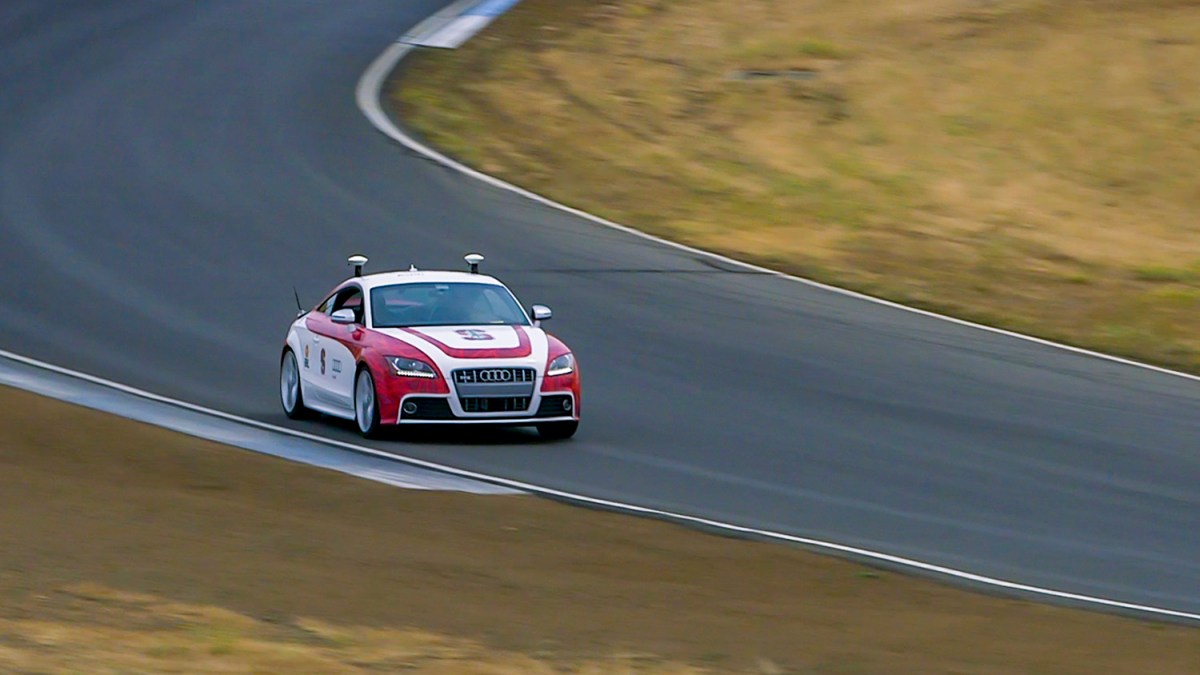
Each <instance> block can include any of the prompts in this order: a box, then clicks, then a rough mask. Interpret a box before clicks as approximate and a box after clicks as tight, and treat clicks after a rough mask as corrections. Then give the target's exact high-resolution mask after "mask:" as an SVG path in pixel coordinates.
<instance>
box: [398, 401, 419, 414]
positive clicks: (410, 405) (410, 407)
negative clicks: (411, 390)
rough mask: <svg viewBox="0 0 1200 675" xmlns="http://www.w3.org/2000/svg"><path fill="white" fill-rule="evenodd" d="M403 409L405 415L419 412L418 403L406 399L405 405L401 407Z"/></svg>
mask: <svg viewBox="0 0 1200 675" xmlns="http://www.w3.org/2000/svg"><path fill="white" fill-rule="evenodd" d="M401 410H403V411H404V414H405V415H416V414H417V404H416V403H414V402H412V401H405V402H404V406H403V407H402V408H401Z"/></svg>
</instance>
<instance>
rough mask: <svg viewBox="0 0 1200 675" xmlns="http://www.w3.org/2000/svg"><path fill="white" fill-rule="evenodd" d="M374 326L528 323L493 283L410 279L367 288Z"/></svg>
mask: <svg viewBox="0 0 1200 675" xmlns="http://www.w3.org/2000/svg"><path fill="white" fill-rule="evenodd" d="M371 320H372V322H373V324H374V326H375V327H376V328H398V327H402V326H469V325H480V324H487V325H514V324H515V325H521V326H526V325H529V318H528V317H527V316H525V312H524V311H523V310H522V309H521V306H520V305H519V304H517V299H516V298H514V297H513V296H512V293H509V291H508V289H507V288H505V287H503V286H497V285H495V284H475V283H424V282H422V283H412V284H396V285H394V286H380V287H379V288H373V289H371Z"/></svg>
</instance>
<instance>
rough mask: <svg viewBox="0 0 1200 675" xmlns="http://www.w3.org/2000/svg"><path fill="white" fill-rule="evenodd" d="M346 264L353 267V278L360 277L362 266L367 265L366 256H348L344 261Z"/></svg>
mask: <svg viewBox="0 0 1200 675" xmlns="http://www.w3.org/2000/svg"><path fill="white" fill-rule="evenodd" d="M346 264H347V265H354V276H356V277H361V276H362V268H363V265H366V264H367V256H365V255H352V256H350V257H349V258H347V259H346Z"/></svg>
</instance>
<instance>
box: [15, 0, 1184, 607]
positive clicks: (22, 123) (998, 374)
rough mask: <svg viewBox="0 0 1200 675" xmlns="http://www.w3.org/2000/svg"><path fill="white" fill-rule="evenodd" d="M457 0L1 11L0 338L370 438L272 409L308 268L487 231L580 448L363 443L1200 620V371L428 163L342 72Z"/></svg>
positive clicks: (494, 266) (260, 1)
mask: <svg viewBox="0 0 1200 675" xmlns="http://www.w3.org/2000/svg"><path fill="white" fill-rule="evenodd" d="M439 4H441V3H439V2H436V1H434V2H425V1H413V2H398V1H396V0H355V2H343V1H340V0H328V1H325V2H318V1H315V0H313V1H299V0H279V1H274V0H255V1H254V2H244V1H240V2H207V3H195V2H189V1H180V2H166V1H161V0H144V1H134V0H104V1H101V0H70V1H64V2H47V1H46V0H4V2H3V3H0V255H2V256H3V257H2V264H0V284H2V286H3V289H4V291H3V294H2V295H0V317H3V318H2V319H0V349H5V350H10V351H14V352H17V353H20V354H24V355H27V356H31V357H34V358H38V359H42V360H45V361H49V362H51V363H55V364H59V365H62V366H66V367H71V368H75V369H79V370H81V371H84V372H87V373H91V374H95V375H98V376H102V377H106V378H111V379H114V380H117V381H120V382H124V383H127V384H130V385H133V386H136V387H140V388H144V389H147V390H150V391H153V392H157V393H160V394H165V395H169V396H174V397H178V398H182V399H185V400H188V401H192V402H196V403H200V404H204V405H208V406H213V407H216V408H220V409H222V410H226V411H229V412H232V413H236V414H239V415H245V416H248V417H252V418H256V419H259V420H265V421H269V422H273V423H277V424H286V425H289V426H298V427H300V428H303V429H305V430H308V431H312V432H314V433H321V434H326V435H329V436H332V437H336V438H340V439H354V438H356V437H355V435H354V434H353V433H352V430H351V429H350V427H349V426H348V425H344V424H337V423H330V422H309V423H302V424H293V423H291V422H288V421H287V420H286V419H285V418H284V416H283V414H282V412H281V410H280V408H279V404H278V400H277V399H278V394H277V385H276V378H277V366H278V356H279V349H280V346H281V344H282V340H283V336H284V330H285V327H286V325H287V323H288V321H289V319H290V318H291V317H292V316H293V315H294V313H295V307H294V302H293V300H292V285H293V284H295V285H296V286H297V288H298V289H299V292H300V295H301V297H302V298H303V299H304V300H305V302H306V303H307V304H314V303H315V302H316V301H318V300H319V299H320V298H319V295H320V294H321V293H323V292H324V291H325V290H327V289H328V288H329V287H331V286H332V285H333V284H334V283H336V282H337V281H339V280H340V279H341V278H342V277H344V276H345V275H346V274H347V268H346V267H345V265H344V259H345V257H346V255H347V254H350V253H355V252H362V253H366V254H367V255H369V256H371V259H372V261H371V265H370V266H369V269H373V270H382V269H387V268H394V267H407V266H408V265H409V263H416V264H417V265H418V266H422V267H431V268H433V267H453V268H457V267H459V266H460V265H461V256H462V254H464V253H466V252H468V251H475V250H477V251H480V252H482V253H484V254H486V255H487V257H488V260H487V262H486V263H485V264H484V268H485V271H487V272H490V273H494V274H497V275H498V276H501V277H502V278H504V279H505V280H506V281H507V282H508V283H509V284H510V285H511V286H512V287H513V289H514V290H515V291H516V292H517V294H518V295H519V296H520V297H521V298H522V300H523V301H524V302H525V303H526V304H529V303H534V302H542V303H546V304H548V305H550V306H552V307H553V308H554V309H555V319H554V320H553V322H552V323H551V324H550V326H549V327H550V328H551V330H553V331H554V332H556V333H557V334H558V335H559V336H561V337H562V338H563V339H565V340H566V341H567V342H568V343H569V344H570V345H572V347H574V349H575V351H576V353H577V354H578V356H579V359H580V361H581V364H582V368H583V373H584V380H585V392H584V411H585V419H584V423H583V426H582V427H581V430H580V433H579V435H578V436H577V437H576V438H575V439H574V440H573V441H570V442H566V443H541V442H539V441H538V440H537V438H536V436H535V435H533V434H531V433H525V432H523V431H510V432H506V433H500V434H498V435H496V436H495V437H494V438H491V437H478V436H463V435H461V434H449V435H435V436H433V437H430V438H422V439H419V442H402V441H397V440H393V441H385V442H382V443H375V444H374V445H377V446H379V447H386V448H389V449H392V450H394V451H395V452H399V453H403V454H406V455H411V456H414V457H419V458H423V459H428V460H432V461H437V462H442V463H446V464H450V465H454V466H457V467H462V468H466V469H471V470H476V471H483V472H488V473H490V474H494V475H497V476H502V477H508V478H515V479H520V480H524V481H530V482H534V483H538V484H542V485H546V486H549V487H553V488H558V489H563V490H571V491H576V492H581V493H585V494H588V495H591V496H596V497H602V498H608V499H614V500H625V501H628V502H632V503H635V504H639V505H643V506H650V507H656V508H662V509H668V510H675V511H681V512H686V513H688V514H692V515H697V516H704V517H711V518H717V519H721V520H727V521H731V522H735V523H741V524H746V525H752V526H757V527H762V528H770V529H776V530H779V531H782V532H788V533H794V534H801V535H805V536H810V537H817V538H824V539H828V540H831V541H835V542H840V543H843V544H849V545H856V546H862V547H866V548H871V549H875V550H879V551H884V552H887V553H892V554H896V555H902V556H908V557H913V558H917V559H920V560H924V561H928V562H931V563H936V564H941V565H947V566H951V567H956V568H959V569H964V570H968V571H971V572H975V573H979V574H985V575H990V576H995V577H999V578H1003V579H1010V580H1015V581H1021V582H1025V583H1030V584H1036V585H1041V586H1046V587H1049V588H1054V589H1059V590H1064V591H1072V592H1076V593H1084V594H1089V595H1096V596H1102V597H1107V598H1112V599H1116V600H1121V601H1126V602H1134V603H1143V604H1148V605H1155V606H1160V607H1166V608H1171V609H1175V610H1180V611H1186V612H1193V613H1195V612H1200V450H1198V447H1197V445H1198V444H1197V438H1198V437H1200V416H1198V415H1197V412H1198V411H1200V383H1197V382H1194V381H1189V380H1186V379H1184V378H1180V377H1175V376H1171V375H1166V374H1160V373H1156V372H1153V371H1150V370H1146V369H1140V368H1136V367H1131V366H1124V365H1120V364H1116V363H1112V362H1108V361H1105V360H1101V359H1098V358H1094V357H1089V356H1086V355H1078V354H1074V353H1070V352H1067V351H1064V350H1060V349H1055V348H1052V347H1048V346H1043V345H1039V344H1035V343H1032V342H1029V341H1024V340H1020V339H1017V338H1012V337H1006V336H1003V335H999V334H994V333H989V332H985V331H981V330H977V329H973V328H970V327H965V326H960V325H956V324H953V323H950V322H946V321H940V320H936V319H931V318H927V317H923V316H920V315H918V314H914V313H911V312H905V311H902V310H898V309H893V308H889V307H886V306H882V305H878V304H874V303H870V302H866V301H863V300H858V299H854V298H851V297H847V296H844V295H840V294H836V293H831V292H827V291H823V290H820V289H816V288H812V287H809V286H806V285H803V284H799V283H795V282H792V281H788V280H785V279H780V278H776V277H773V276H768V275H762V274H755V273H748V272H745V271H740V270H737V269H723V268H722V266H721V265H715V266H714V265H713V264H710V263H707V262H705V261H704V260H702V259H698V258H697V257H695V256H692V255H689V254H687V253H683V252H680V251H677V250H675V249H672V248H670V247H667V246H663V245H659V244H656V243H652V242H648V241H645V240H641V239H639V238H636V237H633V236H629V235H626V234H622V233H619V232H616V231H612V230H608V229H604V228H601V227H599V226H596V225H593V224H590V223H587V222H585V221H582V220H579V219H576V218H573V217H570V216H567V215H564V214H562V213H559V212H556V211H554V210H551V209H548V208H544V207H541V206H538V205H535V204H532V203H530V202H528V201H525V200H522V199H521V198H519V197H516V196H514V195H510V194H508V193H504V192H501V191H498V190H495V189H492V188H489V187H486V186H483V185H481V184H479V183H477V182H475V181H472V180H470V179H468V178H466V177H463V176H460V175H458V174H455V173H452V172H450V171H448V170H446V169H444V168H442V167H440V166H438V165H436V164H433V163H431V162H429V161H427V160H424V159H420V158H418V157H415V156H413V155H412V154H410V153H408V152H406V151H404V150H402V149H400V148H399V147H398V146H396V145H394V144H393V143H392V142H390V141H389V140H388V139H386V138H385V137H384V136H383V135H381V134H380V133H378V132H377V131H376V130H375V129H374V128H372V127H371V126H370V125H369V124H368V123H367V121H366V120H365V119H364V118H363V117H362V115H361V114H360V113H359V111H358V109H357V108H356V107H355V103H354V95H353V94H354V86H355V83H356V81H357V79H358V77H359V75H360V74H361V73H362V71H363V70H364V69H365V68H366V67H367V65H368V64H369V63H370V62H371V61H372V60H373V59H374V58H375V56H376V55H377V54H378V53H379V52H380V51H381V50H382V49H383V48H384V47H385V46H387V45H388V44H389V42H391V41H392V40H393V39H394V38H395V37H396V36H398V35H400V34H401V33H403V32H404V30H405V29H407V28H408V27H410V26H411V25H412V24H414V23H415V22H417V21H419V20H420V19H421V18H423V17H424V16H425V15H427V14H429V13H431V12H432V11H433V10H435V9H436V8H437V7H438V6H439ZM64 423H69V422H68V421H64Z"/></svg>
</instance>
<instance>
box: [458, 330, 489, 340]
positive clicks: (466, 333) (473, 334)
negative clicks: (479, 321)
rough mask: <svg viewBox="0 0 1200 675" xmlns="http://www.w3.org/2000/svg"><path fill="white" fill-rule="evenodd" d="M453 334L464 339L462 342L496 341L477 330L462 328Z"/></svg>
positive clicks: (482, 331)
mask: <svg viewBox="0 0 1200 675" xmlns="http://www.w3.org/2000/svg"><path fill="white" fill-rule="evenodd" d="M454 332H455V333H458V334H459V336H460V337H462V339H464V340H472V341H476V340H495V339H496V338H494V337H492V334H491V333H489V332H487V331H485V330H479V329H478V328H463V329H461V330H456V331H454Z"/></svg>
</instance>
